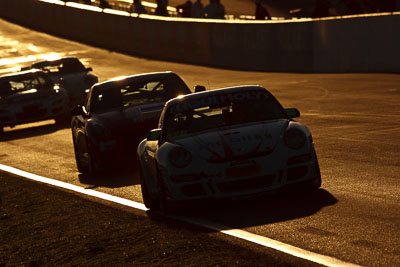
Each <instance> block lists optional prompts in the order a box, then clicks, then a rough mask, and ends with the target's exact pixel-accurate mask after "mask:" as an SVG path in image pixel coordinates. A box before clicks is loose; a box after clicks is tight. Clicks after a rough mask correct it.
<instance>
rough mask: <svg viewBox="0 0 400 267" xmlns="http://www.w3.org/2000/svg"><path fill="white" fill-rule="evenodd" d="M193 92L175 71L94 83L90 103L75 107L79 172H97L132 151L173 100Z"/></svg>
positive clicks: (91, 174)
mask: <svg viewBox="0 0 400 267" xmlns="http://www.w3.org/2000/svg"><path fill="white" fill-rule="evenodd" d="M189 93H191V91H190V89H189V88H188V86H187V85H186V84H185V82H184V81H183V80H182V79H181V78H180V77H179V76H178V75H177V74H175V73H173V72H158V73H148V74H139V75H132V76H126V77H122V78H116V79H113V80H109V81H106V82H103V83H98V84H95V85H94V86H93V87H92V88H91V89H90V92H89V95H88V99H87V103H86V104H85V106H77V107H76V108H74V109H73V111H72V115H73V118H72V124H71V127H72V137H73V142H74V149H75V158H76V164H77V168H78V170H79V171H80V172H81V173H83V174H86V175H89V176H93V175H95V174H96V173H98V171H99V170H101V169H103V168H102V167H108V166H111V165H112V162H113V160H118V159H121V157H122V156H126V155H129V153H130V154H132V155H133V156H134V154H135V153H134V151H135V150H136V147H137V145H138V143H139V142H140V141H141V140H142V139H143V137H144V136H146V134H147V132H148V131H149V130H151V129H153V128H155V127H156V126H157V124H158V120H159V118H160V114H161V111H162V109H163V107H164V104H165V102H166V101H168V100H169V99H172V98H174V97H177V96H179V95H185V94H189Z"/></svg>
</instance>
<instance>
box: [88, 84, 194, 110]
mask: <svg viewBox="0 0 400 267" xmlns="http://www.w3.org/2000/svg"><path fill="white" fill-rule="evenodd" d="M102 86H103V85H99V86H98V87H95V88H93V92H92V94H91V96H90V112H93V113H104V112H108V111H111V110H115V109H121V108H125V107H130V106H137V105H142V104H148V103H155V102H166V101H167V100H169V99H171V98H174V97H177V96H178V95H182V94H187V93H188V92H190V90H189V89H188V88H187V86H186V84H185V83H184V82H183V81H182V80H180V78H178V77H174V76H171V77H163V78H160V79H144V80H143V79H139V80H133V81H131V82H126V81H125V80H122V81H115V82H111V83H108V84H106V85H104V86H103V87H102Z"/></svg>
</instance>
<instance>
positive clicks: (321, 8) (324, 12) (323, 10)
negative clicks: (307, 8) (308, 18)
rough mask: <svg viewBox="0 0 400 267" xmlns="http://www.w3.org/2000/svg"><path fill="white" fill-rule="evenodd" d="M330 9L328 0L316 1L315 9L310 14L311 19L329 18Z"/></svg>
mask: <svg viewBox="0 0 400 267" xmlns="http://www.w3.org/2000/svg"><path fill="white" fill-rule="evenodd" d="M330 8H331V3H330V2H329V0H317V2H316V5H315V9H314V11H313V13H312V17H313V18H322V17H329V16H330V13H329V9H330Z"/></svg>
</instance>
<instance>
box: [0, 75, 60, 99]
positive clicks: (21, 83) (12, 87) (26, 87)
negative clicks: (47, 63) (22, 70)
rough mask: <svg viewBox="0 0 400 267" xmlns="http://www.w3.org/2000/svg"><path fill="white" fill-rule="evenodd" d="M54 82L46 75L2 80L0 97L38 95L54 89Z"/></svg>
mask: <svg viewBox="0 0 400 267" xmlns="http://www.w3.org/2000/svg"><path fill="white" fill-rule="evenodd" d="M52 85H53V84H52V82H51V81H50V80H49V79H48V78H47V77H46V76H44V75H40V74H39V75H20V76H15V77H7V79H2V80H0V96H1V97H6V96H10V95H15V94H21V95H22V94H29V93H37V92H39V91H44V90H49V89H51V88H52Z"/></svg>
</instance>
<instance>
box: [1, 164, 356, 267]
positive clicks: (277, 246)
mask: <svg viewBox="0 0 400 267" xmlns="http://www.w3.org/2000/svg"><path fill="white" fill-rule="evenodd" d="M0 170H2V171H4V172H8V173H12V174H15V175H18V176H22V177H25V178H27V179H30V180H34V181H38V182H41V183H45V184H49V185H53V186H56V187H60V188H64V189H68V190H71V191H74V192H78V193H81V194H85V195H89V196H93V197H96V198H99V199H103V200H108V201H111V202H114V203H118V204H121V205H124V206H128V207H131V208H135V209H139V210H143V211H146V210H147V208H146V207H145V205H144V204H142V203H139V202H135V201H132V200H129V199H125V198H121V197H116V196H113V195H110V194H106V193H102V192H99V191H96V190H92V189H85V188H83V187H80V186H77V185H73V184H69V183H65V182H61V181H58V180H55V179H50V178H46V177H43V176H40V175H36V174H32V173H29V172H26V171H23V170H19V169H16V168H13V167H10V166H7V165H3V164H0ZM168 217H169V218H172V219H176V220H179V221H183V222H187V223H190V224H193V225H197V226H200V227H204V228H208V229H211V230H214V231H218V232H221V233H223V234H226V235H230V236H233V237H236V238H240V239H243V240H247V241H249V242H252V243H255V244H259V245H262V246H264V247H268V248H272V249H274V250H277V251H280V252H283V253H286V254H289V255H292V256H295V257H298V258H302V259H305V260H308V261H311V262H315V263H318V264H321V265H324V266H346V267H353V266H354V267H355V266H359V265H356V264H352V263H348V262H344V261H341V260H339V259H336V258H333V257H330V256H325V255H321V254H318V253H314V252H311V251H307V250H304V249H301V248H298V247H294V246H291V245H289V244H285V243H282V242H279V241H277V240H273V239H270V238H268V237H264V236H260V235H256V234H253V233H250V232H246V231H243V230H240V229H230V230H226V229H229V227H226V226H223V225H219V224H217V223H213V222H209V221H203V220H200V219H197V218H186V217H180V216H173V215H170V216H168Z"/></svg>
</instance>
